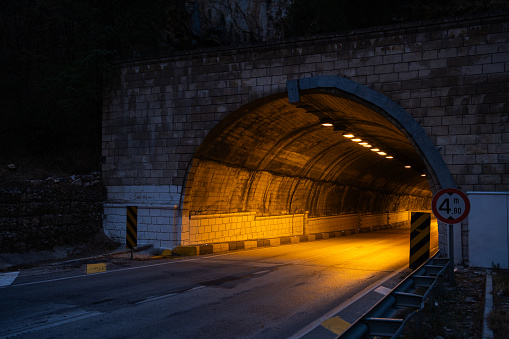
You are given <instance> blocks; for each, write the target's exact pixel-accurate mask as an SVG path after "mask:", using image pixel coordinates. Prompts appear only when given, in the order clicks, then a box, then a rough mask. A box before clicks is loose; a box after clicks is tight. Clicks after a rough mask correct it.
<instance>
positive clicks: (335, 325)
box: [322, 317, 350, 335]
mask: <svg viewBox="0 0 509 339" xmlns="http://www.w3.org/2000/svg"><path fill="white" fill-rule="evenodd" d="M322 326H323V327H325V328H326V329H328V330H329V331H331V332H334V333H336V334H338V335H339V334H341V333H343V332H344V331H345V330H346V329H347V328H348V327H349V326H350V323H348V322H346V321H344V320H343V319H341V318H340V317H332V318H329V319H327V320H325V321H324V322H323V323H322Z"/></svg>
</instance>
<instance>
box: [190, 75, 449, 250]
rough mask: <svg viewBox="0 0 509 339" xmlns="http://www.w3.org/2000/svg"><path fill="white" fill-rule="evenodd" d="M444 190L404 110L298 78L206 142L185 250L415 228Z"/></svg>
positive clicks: (440, 173)
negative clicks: (415, 215)
mask: <svg viewBox="0 0 509 339" xmlns="http://www.w3.org/2000/svg"><path fill="white" fill-rule="evenodd" d="M444 185H445V186H447V187H452V186H453V183H452V179H451V177H450V174H449V172H448V170H447V168H446V166H445V164H444V163H443V161H442V159H441V157H440V156H439V155H438V152H437V151H436V149H435V148H434V146H433V144H432V143H431V141H430V140H429V138H428V137H427V135H426V134H425V132H424V131H423V130H422V128H421V127H420V125H419V124H418V123H417V122H415V120H414V119H412V118H411V116H410V115H409V114H408V113H407V112H405V111H404V110H403V109H402V108H401V107H399V106H398V105H397V104H395V103H394V102H392V101H390V100H389V99H388V98H387V97H385V96H383V95H381V94H379V93H376V92H374V91H372V90H370V89H369V88H366V87H364V86H361V85H359V84H356V83H353V82H352V81H349V80H347V79H344V78H339V77H315V78H306V79H301V80H298V81H292V82H289V83H288V93H280V94H275V95H272V96H269V97H265V98H262V99H259V100H256V101H254V102H252V103H250V104H248V105H245V106H243V107H242V108H240V109H239V110H237V111H235V112H233V113H232V114H230V115H229V116H228V117H227V118H226V119H225V120H223V121H222V122H220V123H219V124H218V125H217V126H216V127H214V129H213V130H212V131H211V132H210V133H209V135H208V136H207V137H206V138H205V140H204V142H203V143H202V145H201V146H200V147H199V149H198V150H197V152H196V153H195V155H194V158H193V162H192V166H191V167H190V169H189V172H188V176H187V181H186V189H185V193H184V197H185V198H184V204H183V217H184V218H183V223H182V243H183V244H196V243H206V242H208V243H210V242H223V241H236V240H246V239H260V238H271V237H276V236H289V235H302V234H313V233H320V232H332V231H344V230H347V229H359V228H363V227H379V226H384V225H398V224H401V223H408V222H409V220H410V212H411V211H429V210H430V209H431V207H430V204H431V199H432V193H433V192H435V191H436V190H438V189H439V188H440V187H444ZM184 219H186V220H188V223H185V222H184Z"/></svg>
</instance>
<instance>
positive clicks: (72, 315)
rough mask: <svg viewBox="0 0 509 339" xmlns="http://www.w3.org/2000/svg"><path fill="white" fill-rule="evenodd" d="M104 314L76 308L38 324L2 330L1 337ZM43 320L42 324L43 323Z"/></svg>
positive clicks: (4, 337) (3, 338) (9, 336)
mask: <svg viewBox="0 0 509 339" xmlns="http://www.w3.org/2000/svg"><path fill="white" fill-rule="evenodd" d="M99 314H102V313H101V312H98V311H93V312H88V311H84V310H74V311H71V312H68V313H64V314H59V315H57V316H54V317H53V318H50V319H47V320H44V321H39V322H38V323H36V324H32V325H28V326H23V327H19V328H16V329H13V330H8V331H4V332H0V339H6V338H12V337H15V336H18V335H21V334H27V333H31V332H35V331H40V330H45V329H48V328H51V327H55V326H60V325H63V324H67V323H71V322H74V321H78V320H81V319H86V318H90V317H93V316H96V315H99ZM41 322H42V324H41Z"/></svg>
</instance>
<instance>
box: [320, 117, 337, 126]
mask: <svg viewBox="0 0 509 339" xmlns="http://www.w3.org/2000/svg"><path fill="white" fill-rule="evenodd" d="M320 124H322V126H325V127H332V126H334V120H332V119H331V118H321V119H320Z"/></svg>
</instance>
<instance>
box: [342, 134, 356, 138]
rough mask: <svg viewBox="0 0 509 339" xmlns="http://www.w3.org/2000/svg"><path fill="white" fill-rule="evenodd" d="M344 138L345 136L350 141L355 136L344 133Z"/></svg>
mask: <svg viewBox="0 0 509 339" xmlns="http://www.w3.org/2000/svg"><path fill="white" fill-rule="evenodd" d="M343 136H344V137H345V138H349V139H351V138H355V135H353V134H352V133H343Z"/></svg>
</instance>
